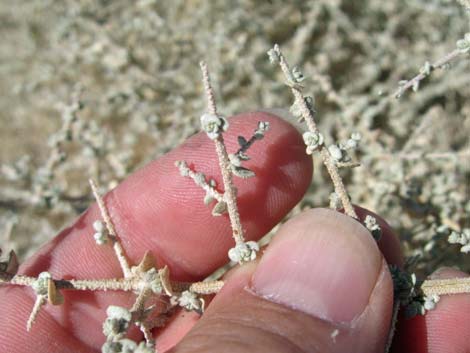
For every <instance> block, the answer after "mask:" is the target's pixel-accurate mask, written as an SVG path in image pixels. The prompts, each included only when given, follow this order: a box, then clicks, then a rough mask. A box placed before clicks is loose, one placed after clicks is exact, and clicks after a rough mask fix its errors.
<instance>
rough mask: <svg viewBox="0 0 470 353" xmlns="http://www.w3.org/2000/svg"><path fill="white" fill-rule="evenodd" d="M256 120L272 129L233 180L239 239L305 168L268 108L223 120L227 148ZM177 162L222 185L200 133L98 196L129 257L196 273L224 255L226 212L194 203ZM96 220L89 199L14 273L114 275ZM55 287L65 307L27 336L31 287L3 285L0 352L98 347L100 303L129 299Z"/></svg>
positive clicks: (290, 201) (306, 178) (186, 275)
mask: <svg viewBox="0 0 470 353" xmlns="http://www.w3.org/2000/svg"><path fill="white" fill-rule="evenodd" d="M258 121H268V122H270V124H271V129H270V130H269V132H268V133H267V134H266V137H265V138H264V139H263V140H262V141H260V142H257V143H255V144H254V145H253V146H252V148H250V150H249V153H248V154H249V155H250V156H251V157H252V159H251V160H250V161H248V162H247V163H246V166H247V167H249V168H252V169H253V170H254V171H255V172H256V173H257V176H256V178H253V179H250V180H242V179H238V178H237V179H236V186H237V187H238V190H239V205H240V211H241V219H242V223H243V226H244V228H245V230H246V235H247V238H248V239H258V238H260V237H261V236H262V235H263V234H265V233H266V232H267V231H268V230H269V229H270V228H271V227H273V226H274V225H275V224H276V223H277V222H279V221H280V220H281V219H282V217H283V216H284V215H285V214H286V213H287V212H288V211H289V210H290V209H291V208H292V207H293V206H294V205H295V204H296V203H297V202H298V201H299V200H300V198H301V197H302V195H303V194H304V193H305V191H306V189H307V187H308V185H309V184H310V179H311V175H312V163H311V159H310V157H308V156H306V155H305V153H304V145H303V142H302V138H301V136H300V135H299V134H298V133H297V131H296V130H295V129H294V128H293V127H292V126H291V125H289V124H288V123H286V122H284V121H283V120H281V119H279V118H277V117H275V116H273V115H269V114H266V113H248V114H243V115H239V116H236V117H233V118H231V119H230V130H229V132H228V133H227V134H226V135H225V140H226V145H227V148H228V151H229V152H232V151H236V149H238V144H237V136H238V135H243V136H248V137H249V136H251V135H252V133H253V131H254V129H255V128H256V126H257V123H258ZM176 160H186V161H187V162H188V163H189V164H190V165H191V166H194V167H195V168H196V169H197V170H198V171H201V172H204V173H205V174H206V175H208V176H211V177H214V179H215V180H216V181H217V183H218V185H219V187H220V189H223V186H222V181H221V176H220V172H219V169H218V168H219V167H218V163H217V156H216V154H215V151H214V145H213V142H212V141H211V140H209V139H208V138H207V136H205V134H204V133H200V134H198V135H196V136H194V137H192V138H190V139H189V140H188V141H187V142H186V143H185V144H183V145H182V146H180V147H179V148H177V149H175V150H173V151H171V152H170V153H168V154H166V155H165V156H163V157H161V158H160V159H158V160H157V161H154V162H152V163H150V164H149V165H147V166H145V167H144V168H142V169H141V170H139V171H137V172H135V173H134V174H133V175H131V176H130V177H129V178H127V179H126V180H125V181H124V182H123V183H121V184H120V185H119V186H118V187H117V188H116V189H115V190H112V191H110V192H109V193H108V195H107V196H106V203H107V206H108V208H109V211H110V213H111V217H112V219H113V221H114V223H115V226H116V229H117V232H118V234H119V236H120V238H121V239H122V244H123V246H124V248H125V249H126V252H127V254H128V256H129V258H130V259H131V261H132V262H134V263H137V262H138V261H139V260H140V259H141V258H142V256H143V254H144V253H145V251H146V250H151V251H152V252H153V253H154V254H155V256H156V258H157V261H158V264H159V265H163V264H167V265H168V266H169V267H170V271H171V275H172V278H174V279H177V280H200V279H203V278H204V277H205V276H207V275H208V274H210V273H211V272H212V271H213V270H215V269H216V268H217V267H218V266H220V265H222V264H223V263H224V262H225V261H226V259H227V250H228V249H229V248H230V247H232V246H233V245H232V244H233V240H232V239H231V231H230V226H229V222H228V218H227V217H226V216H224V217H213V216H211V208H210V207H205V206H204V204H203V202H202V200H203V197H204V192H203V191H202V190H201V189H200V188H199V187H197V186H196V185H194V183H193V181H192V180H190V179H189V178H184V177H182V176H180V174H179V171H178V169H177V168H176V167H175V166H174V162H175V161H176ZM99 218H100V217H99V212H98V209H97V207H96V205H95V204H94V205H92V206H91V207H90V209H89V210H88V211H86V212H85V213H84V214H83V215H82V216H80V217H79V219H78V220H77V221H76V222H75V224H73V225H72V226H71V227H69V228H66V229H65V230H63V231H62V232H61V233H60V234H59V235H58V236H57V237H56V238H54V239H53V240H52V241H51V242H49V243H47V244H46V245H44V246H43V247H42V248H41V249H40V250H39V251H38V252H37V254H36V255H35V256H33V257H32V258H31V259H29V260H28V261H27V262H25V263H24V264H23V265H22V266H21V269H20V273H23V274H28V275H37V274H39V273H40V272H42V271H49V272H50V273H51V274H52V275H53V277H55V278H87V279H92V278H113V277H120V276H122V274H121V271H120V268H119V264H118V262H117V261H116V259H115V256H114V253H113V251H112V248H111V247H109V246H102V247H101V246H98V245H96V244H95V242H94V240H93V236H92V235H93V229H92V224H93V222H94V221H95V220H96V219H99ZM64 295H65V305H62V306H57V307H51V306H47V307H46V308H45V309H44V310H43V311H42V312H41V314H40V315H39V317H38V320H37V322H36V325H35V326H34V327H33V329H32V331H31V332H30V333H29V334H27V333H26V331H25V324H26V321H27V318H28V315H29V312H30V310H31V307H32V305H33V300H34V295H33V293H32V291H31V289H29V288H20V287H7V286H2V287H1V288H0V296H1V298H2V301H1V302H0V317H1V318H2V319H1V320H0V335H1V339H0V351H1V352H13V351H15V352H18V353H19V352H32V351H46V348H45V347H48V348H47V351H48V352H54V349H53V347H54V346H57V347H60V351H61V352H67V351H70V352H90V351H94V350H97V349H99V347H101V345H102V343H103V341H104V337H103V334H102V332H101V326H102V322H103V320H104V318H105V310H104V308H106V307H107V306H108V305H110V304H114V305H123V306H127V307H129V306H130V305H131V303H132V299H133V295H129V294H125V293H112V292H108V293H101V292H100V293H82V292H64ZM185 325H186V324H184V323H183V324H182V326H181V327H184V326H185ZM186 326H187V325H186ZM26 337H27V339H26ZM170 341H172V340H170ZM51 345H52V346H51Z"/></svg>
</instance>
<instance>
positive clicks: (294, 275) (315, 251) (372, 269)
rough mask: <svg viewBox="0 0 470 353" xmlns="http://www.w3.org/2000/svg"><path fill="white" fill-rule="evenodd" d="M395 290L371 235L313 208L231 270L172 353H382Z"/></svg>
mask: <svg viewBox="0 0 470 353" xmlns="http://www.w3.org/2000/svg"><path fill="white" fill-rule="evenodd" d="M392 302H393V286H392V281H391V278H390V274H389V271H388V267H387V265H386V262H385V261H384V259H383V257H382V255H381V253H380V251H379V249H378V247H377V245H376V243H375V241H374V240H373V238H372V237H371V236H370V234H369V232H368V231H367V230H366V229H365V228H364V227H363V226H362V225H361V224H359V223H358V222H356V221H355V220H353V219H351V218H349V217H347V216H344V215H342V214H340V213H337V212H334V211H331V210H325V209H314V210H310V211H307V212H304V213H302V214H301V215H299V216H297V217H295V218H293V219H292V220H290V221H288V222H287V223H286V224H285V225H283V226H282V227H281V228H280V230H279V232H278V234H277V235H276V237H275V238H274V240H273V242H272V243H271V244H270V245H269V247H268V248H267V250H266V252H265V254H264V256H263V258H262V259H261V260H260V262H259V263H258V264H252V265H245V266H242V267H241V268H238V269H236V270H235V271H234V272H233V273H231V274H230V275H229V277H228V278H227V280H226V285H225V286H224V289H223V290H222V291H221V292H220V293H219V294H218V295H217V296H216V298H215V299H214V300H213V301H212V303H211V305H210V306H209V308H208V310H207V311H206V313H205V314H204V316H203V317H202V318H201V319H200V320H199V322H198V323H197V324H196V325H195V326H194V328H193V329H192V330H191V331H190V332H189V333H188V334H187V335H186V336H185V338H184V339H183V340H182V341H181V342H180V343H179V344H178V345H177V346H176V347H175V348H174V349H173V350H172V352H178V353H181V352H191V353H194V352H231V353H237V352H283V353H285V352H348V353H349V352H361V353H368V352H383V350H384V346H385V342H386V340H387V336H388V331H389V323H390V320H391V308H392Z"/></svg>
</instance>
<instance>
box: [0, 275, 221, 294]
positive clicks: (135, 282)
mask: <svg viewBox="0 0 470 353" xmlns="http://www.w3.org/2000/svg"><path fill="white" fill-rule="evenodd" d="M36 280H37V278H36V277H30V276H24V275H15V276H13V275H9V274H6V273H0V284H1V283H9V284H11V285H18V286H28V287H31V286H32V285H33V284H34V283H35V282H36ZM53 281H54V284H55V286H56V288H57V289H66V290H80V291H98V290H100V291H108V290H109V291H124V292H140V291H141V290H142V282H141V281H140V279H138V278H135V277H134V278H120V279H85V280H79V279H71V280H65V279H57V280H53ZM171 286H172V287H173V288H174V289H175V290H176V291H178V292H181V291H184V290H187V289H189V290H191V291H192V292H194V293H196V294H215V293H218V292H219V290H220V289H221V288H222V287H223V282H222V281H207V282H195V283H186V282H171Z"/></svg>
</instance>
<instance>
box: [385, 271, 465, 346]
mask: <svg viewBox="0 0 470 353" xmlns="http://www.w3.org/2000/svg"><path fill="white" fill-rule="evenodd" d="M463 277H468V274H466V273H463V272H461V271H458V270H454V269H450V268H443V269H441V270H439V271H437V272H435V273H434V274H433V275H432V276H431V278H432V279H444V278H463ZM469 332H470V296H469V295H468V294H456V295H448V296H441V298H440V300H439V302H438V303H437V306H436V308H435V309H433V310H431V311H429V312H427V313H426V315H425V316H416V317H414V318H412V319H403V320H400V322H399V325H398V327H397V334H396V338H395V340H394V345H393V349H392V352H397V353H398V352H403V353H448V352H452V353H467V352H470V341H469V339H468V334H469Z"/></svg>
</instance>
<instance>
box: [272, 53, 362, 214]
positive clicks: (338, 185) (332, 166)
mask: <svg viewBox="0 0 470 353" xmlns="http://www.w3.org/2000/svg"><path fill="white" fill-rule="evenodd" d="M274 50H275V51H276V53H277V54H278V56H279V66H280V67H281V70H282V72H283V73H284V76H285V77H286V79H287V81H288V85H289V87H290V88H291V91H292V94H293V95H294V99H295V103H296V104H297V105H298V106H299V107H300V113H301V116H302V118H303V119H304V120H305V123H306V124H307V127H308V130H309V131H310V132H313V133H317V132H318V127H317V124H316V122H315V118H314V114H313V112H312V110H311V109H310V108H309V107H308V106H307V103H306V102H305V99H304V96H303V95H302V92H301V90H300V89H301V88H300V86H298V85H295V84H290V82H292V81H293V80H292V73H291V70H290V68H289V64H288V63H287V61H286V59H285V58H284V55H283V54H282V52H281V50H280V49H279V47H278V46H277V45H276V46H275V47H274ZM319 150H320V155H321V156H322V159H323V163H324V164H325V167H326V169H327V171H328V173H329V174H330V177H331V180H332V182H333V186H334V188H335V192H336V194H338V196H339V198H340V200H341V203H342V205H343V208H344V211H345V212H346V214H347V215H348V216H350V217H353V218H357V214H356V211H355V210H354V207H353V205H352V203H351V201H350V200H349V195H348V193H347V191H346V188H345V186H344V183H343V180H342V179H341V176H340V175H339V171H338V167H337V166H336V163H335V161H334V160H333V158H332V157H331V155H330V153H329V152H328V149H327V148H325V147H324V145H321V146H319Z"/></svg>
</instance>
